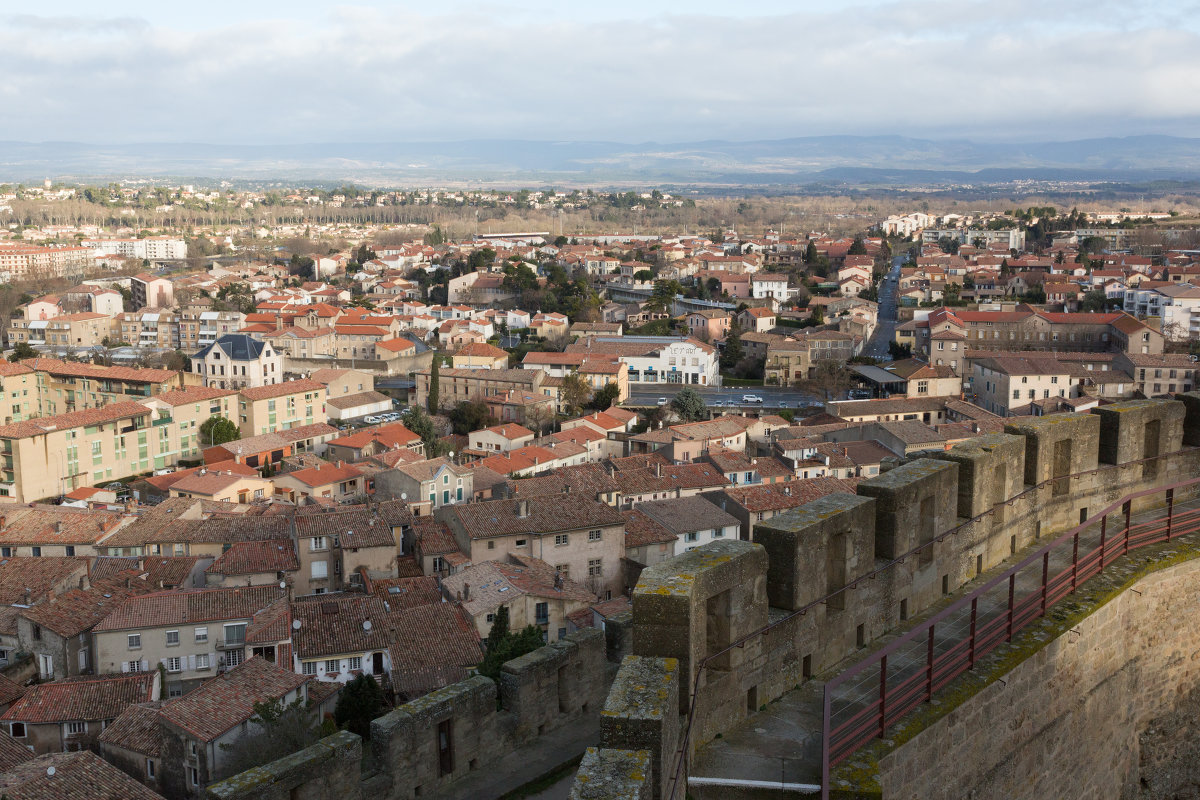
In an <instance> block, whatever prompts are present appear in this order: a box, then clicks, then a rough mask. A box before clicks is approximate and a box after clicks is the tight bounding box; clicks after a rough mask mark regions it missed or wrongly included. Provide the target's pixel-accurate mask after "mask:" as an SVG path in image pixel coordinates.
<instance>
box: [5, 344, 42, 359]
mask: <svg viewBox="0 0 1200 800" xmlns="http://www.w3.org/2000/svg"><path fill="white" fill-rule="evenodd" d="M23 358H37V350H34V349H33V346H32V345H30V344H29V342H17V344H16V346H15V347H13V351H12V352H11V353H9V354H8V360H9V361H14V362H15V361H20V360H21V359H23Z"/></svg>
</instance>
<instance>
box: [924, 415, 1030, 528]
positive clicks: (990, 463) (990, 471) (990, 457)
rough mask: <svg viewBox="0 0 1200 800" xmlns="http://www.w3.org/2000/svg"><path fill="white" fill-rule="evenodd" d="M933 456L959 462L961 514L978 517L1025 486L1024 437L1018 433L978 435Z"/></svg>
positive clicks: (959, 510) (959, 511)
mask: <svg viewBox="0 0 1200 800" xmlns="http://www.w3.org/2000/svg"><path fill="white" fill-rule="evenodd" d="M933 457H934V458H937V459H941V460H943V461H953V462H955V463H956V464H958V516H960V517H965V518H967V519H972V518H974V517H977V516H979V515H980V514H983V513H985V512H987V511H988V510H990V509H991V508H993V507H994V506H995V505H996V504H998V503H1002V502H1004V501H1005V500H1007V499H1008V498H1010V497H1012V496H1013V495H1015V494H1018V493H1020V492H1021V490H1022V489H1023V488H1024V485H1023V484H1024V483H1025V440H1024V439H1023V438H1021V437H1020V436H1013V435H1011V434H1007V433H993V434H988V435H986V436H978V437H976V438H974V439H969V440H967V441H965V442H960V443H959V444H956V445H954V447H952V448H950V449H949V450H947V451H945V452H943V453H937V454H935V455H934V456H933Z"/></svg>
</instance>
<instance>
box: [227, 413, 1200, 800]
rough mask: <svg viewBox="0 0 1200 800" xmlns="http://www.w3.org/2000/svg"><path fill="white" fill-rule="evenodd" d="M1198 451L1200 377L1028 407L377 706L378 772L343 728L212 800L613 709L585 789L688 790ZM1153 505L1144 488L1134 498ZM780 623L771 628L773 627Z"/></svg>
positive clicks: (473, 755)
mask: <svg viewBox="0 0 1200 800" xmlns="http://www.w3.org/2000/svg"><path fill="white" fill-rule="evenodd" d="M1197 447H1200V393H1193V394H1191V395H1184V396H1181V398H1180V399H1179V400H1175V401H1162V400H1153V401H1151V400H1145V401H1130V402H1127V403H1119V404H1114V405H1109V406H1105V407H1103V408H1100V409H1096V410H1095V411H1094V412H1093V413H1092V414H1062V415H1054V416H1049V417H1044V418H1040V419H1034V420H1027V421H1022V422H1020V423H1017V424H1014V425H1010V426H1008V427H1007V428H1006V432H1005V433H1003V434H994V435H988V436H981V437H978V438H976V439H972V440H970V441H967V442H964V443H961V444H959V445H956V446H954V447H953V448H951V449H949V450H946V451H938V452H934V453H931V454H929V455H928V456H927V457H915V458H910V459H907V460H905V461H903V462H902V463H900V464H899V465H897V466H895V467H894V468H892V469H890V470H888V471H887V472H884V473H882V474H881V475H879V476H877V477H875V478H871V479H869V480H866V481H863V482H862V483H860V484H859V487H858V492H857V494H855V495H849V494H841V495H831V496H827V497H824V498H821V499H820V500H817V501H815V502H813V503H809V504H807V505H805V506H802V507H800V508H798V509H795V510H794V511H792V512H789V513H787V514H784V515H781V516H778V517H775V518H773V519H772V520H770V521H769V522H765V523H761V524H759V525H756V526H755V537H754V538H755V541H754V542H753V543H751V542H745V541H724V542H715V543H712V544H709V545H706V546H704V547H701V548H698V549H696V550H693V551H690V552H688V553H685V554H683V555H681V556H678V557H676V558H674V559H671V560H669V561H666V562H663V563H661V564H657V565H655V566H653V567H650V568H647V569H646V570H644V571H643V573H642V576H641V579H640V581H639V583H638V585H637V587H636V589H635V591H634V595H633V613H632V615H631V616H632V619H627V620H621V618H620V617H617V618H616V619H614V620H610V624H609V625H608V629H607V631H605V632H604V633H601V632H599V631H583V632H580V633H578V634H572V636H571V637H568V638H569V640H570V641H568V642H563V643H559V644H556V645H549V646H547V647H544V648H542V649H541V650H538V651H536V653H533V654H530V655H529V656H526V657H524V659H518V660H517V661H515V662H510V663H509V664H506V665H505V668H504V671H505V674H504V676H503V677H502V679H501V685H500V686H499V687H496V686H495V685H494V684H493V683H492V682H491V681H490V680H488V679H487V678H482V677H475V678H471V679H469V680H467V681H464V682H462V683H459V684H455V685H454V686H450V687H447V688H445V689H442V690H440V691H439V692H435V693H433V694H431V695H428V696H427V697H424V698H421V699H419V700H417V701H414V702H413V703H409V704H406V705H405V706H402V707H401V708H398V709H396V710H395V711H394V712H392V713H390V714H388V715H386V716H384V717H382V718H380V719H379V720H376V721H375V722H374V723H373V725H372V741H371V742H370V755H371V756H372V758H370V759H368V763H372V762H373V766H372V767H370V768H369V770H368V771H367V772H364V773H362V774H361V776H355V775H354V774H353V770H350V769H349V768H348V767H347V768H346V769H345V773H346V777H345V779H344V780H338V781H331V780H330V779H329V777H328V776H329V774H330V773H331V770H333V769H334V767H333V766H331V764H340V763H343V762H346V763H348V762H350V761H353V760H355V759H356V758H357V757H358V755H359V754H361V752H362V746H361V743H359V742H358V737H354V736H353V735H351V734H338V735H337V736H335V737H330V738H329V739H326V740H323V741H322V742H321V743H319V744H318V745H315V746H314V747H312V748H309V750H306V751H303V752H302V753H298V754H294V755H293V756H291V757H289V758H287V759H282V760H280V761H277V762H274V763H272V764H269V765H267V766H265V767H261V768H258V769H255V770H251V771H249V772H247V773H243V774H242V775H239V776H235V777H234V778H231V779H229V780H227V781H224V782H222V783H220V784H216V785H214V786H213V787H210V791H209V794H210V797H213V798H223V799H225V800H233V798H238V799H239V800H243V799H244V800H283V798H303V800H326V799H327V798H328V800H345V798H346V797H357V796H360V793H361V796H363V797H368V796H369V797H372V798H375V797H379V798H416V797H459V796H466V795H463V794H461V793H459V790H457V789H456V784H458V785H461V781H462V779H463V778H464V777H467V776H468V774H469V773H471V772H475V771H477V770H482V769H485V768H486V767H487V766H488V765H489V764H494V763H495V762H496V761H497V760H498V759H499V758H501V757H502V756H504V755H507V754H510V753H511V752H512V751H514V750H519V749H520V748H521V747H523V746H526V745H528V744H530V743H531V742H535V741H538V740H539V739H540V738H541V737H544V736H547V735H550V734H552V733H553V731H554V730H556V729H561V727H562V726H563V725H566V724H568V723H569V722H570V721H572V720H577V719H578V718H579V717H580V716H581V715H584V714H587V713H589V710H590V712H591V713H595V711H596V708H597V707H600V706H602V710H601V712H600V741H599V742H598V746H597V747H594V748H589V750H588V752H587V753H586V755H585V756H584V759H583V762H582V764H581V766H580V768H579V771H578V773H577V775H576V779H575V784H574V786H573V787H572V790H571V791H572V797H575V798H579V799H580V800H583V798H589V799H591V798H596V799H597V800H599V798H618V797H620V798H647V800H649V798H656V799H657V798H663V797H670V796H672V793H671V787H672V786H674V793H673V797H675V798H683V797H684V790H685V787H686V779H687V772H686V766H687V764H688V761H689V760H690V758H691V756H692V754H694V752H695V748H696V747H697V746H698V745H700V744H703V743H705V742H708V741H710V740H712V739H713V738H714V737H716V736H717V735H719V734H720V733H722V732H723V731H727V730H729V729H731V728H732V727H734V726H736V725H738V724H739V723H741V722H743V721H744V720H745V719H746V718H747V717H748V716H749V715H751V714H752V713H754V712H755V711H757V710H758V709H759V708H761V706H762V705H763V704H766V703H768V702H770V701H772V700H774V699H776V698H778V697H780V696H782V695H783V694H784V693H786V692H788V691H790V690H792V689H793V688H795V687H796V686H798V685H799V684H802V683H803V682H805V681H807V680H809V679H810V678H812V677H813V676H816V675H820V674H821V673H827V672H828V671H830V670H832V669H833V668H835V667H836V666H837V665H839V664H840V663H841V662H843V661H845V660H846V659H847V658H848V657H850V656H852V655H854V654H855V653H857V652H862V653H863V654H865V653H867V652H869V651H868V650H865V649H864V648H866V647H869V645H870V643H871V642H872V641H873V640H876V639H878V637H880V636H881V635H883V634H885V633H887V632H889V631H891V630H894V629H896V628H897V627H900V626H901V625H902V623H903V622H904V620H906V619H907V618H908V617H910V616H913V615H916V614H919V613H920V612H922V611H924V610H927V609H929V608H931V607H932V606H934V605H935V604H937V603H939V602H941V601H943V600H944V599H945V597H946V596H947V595H948V594H953V593H955V592H956V591H957V590H959V589H961V588H962V587H963V586H964V585H965V584H966V583H968V582H969V581H971V580H972V579H974V578H975V577H976V576H978V575H979V574H980V572H982V571H985V570H988V569H990V568H992V567H994V566H996V565H998V564H1000V563H1001V562H1003V561H1004V560H1005V559H1007V558H1009V557H1010V556H1012V555H1013V554H1015V553H1017V552H1020V551H1021V550H1022V549H1024V548H1025V547H1027V546H1029V545H1031V544H1034V543H1036V542H1038V541H1039V540H1042V539H1045V538H1046V537H1047V536H1049V535H1050V534H1052V533H1058V532H1061V531H1064V530H1068V529H1070V528H1071V527H1073V526H1074V525H1076V524H1078V523H1079V522H1080V521H1081V520H1082V519H1085V518H1086V517H1087V516H1088V515H1089V513H1092V512H1096V511H1098V510H1100V509H1102V508H1104V507H1105V506H1108V505H1110V504H1111V503H1113V502H1114V501H1116V500H1118V499H1120V498H1122V497H1124V496H1126V495H1128V494H1131V493H1133V492H1136V491H1139V490H1142V489H1146V488H1150V487H1153V486H1163V485H1170V484H1173V483H1177V482H1180V481H1183V480H1187V479H1189V478H1192V477H1195V476H1197V475H1200V449H1193V448H1197ZM1184 499H1186V498H1185V496H1184V495H1177V496H1176V501H1182V500H1184ZM1153 502H1155V501H1154V499H1152V498H1147V499H1146V500H1142V501H1135V503H1134V506H1133V510H1134V511H1137V510H1139V509H1140V507H1141V506H1140V505H1139V504H1143V503H1144V504H1147V505H1148V504H1151V503H1153ZM1089 509H1090V511H1089ZM914 550H917V552H914ZM906 554H907V557H906V558H904V559H903V560H902V561H900V562H899V563H892V564H891V566H890V567H889V566H888V565H889V563H891V562H893V561H894V560H895V559H897V558H898V557H899V556H902V555H906ZM831 595H832V596H831ZM827 596H828V599H827V600H826V601H825V602H820V601H821V600H822V598H827ZM801 609H804V610H805V612H804V613H802V614H801V613H796V612H798V611H800V610H801ZM622 623H624V624H622ZM768 623H772V625H773V627H771V628H770V631H769V633H768V634H762V633H758V632H760V631H762V630H763V629H764V627H765V626H767V625H768ZM756 634H757V635H756ZM606 636H607V638H608V645H607V656H608V658H610V659H611V658H616V657H619V656H621V655H623V654H626V653H628V655H624V658H623V660H622V661H621V667H620V669H619V671H618V673H617V677H616V680H615V682H614V683H613V684H612V687H611V689H608V685H607V681H606V680H605V674H606V668H607V661H606V658H605V654H606V647H605V641H604V640H605V637H606ZM734 642H740V644H739V646H736V647H732V648H730V647H729V645H730V644H731V643H734ZM702 662H704V667H703V669H701V663H702ZM510 667H511V669H510ZM606 689H608V694H607V698H606V697H605V691H606ZM694 690H695V691H694ZM693 695H694V696H695V698H696V702H695V704H694V706H693V703H692V700H693ZM498 696H499V697H501V698H503V701H504V702H503V706H504V708H503V710H501V711H497V710H496V698H497V697H498ZM689 714H690V715H691V718H692V722H691V725H690V728H689V726H688V716H689ZM443 723H448V725H449V727H448V728H447V727H441V726H442V725H443ZM446 730H449V731H450V732H452V735H454V736H455V755H454V759H453V764H452V765H443V764H442V763H441V761H440V758H439V750H438V744H437V742H438V738H437V737H438V736H439V731H446ZM347 737H349V738H347ZM681 751H682V752H683V754H684V756H685V758H684V759H683V760H682V762H681V763H682V765H683V767H684V769H683V771H682V772H681V774H680V776H679V777H680V779H681V780H680V781H679V782H678V783H674V784H673V783H672V780H671V778H672V771H673V768H674V767H675V765H676V763H677V761H678V759H677V756H678V754H679V753H680V752H681ZM339 759H340V760H339ZM447 766H449V770H447V769H446V767H447ZM354 777H361V780H360V781H359V782H357V783H355V781H354V780H353V778H354Z"/></svg>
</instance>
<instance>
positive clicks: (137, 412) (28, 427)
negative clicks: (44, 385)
mask: <svg viewBox="0 0 1200 800" xmlns="http://www.w3.org/2000/svg"><path fill="white" fill-rule="evenodd" d="M150 413H151V411H150V409H149V408H147V407H146V406H144V405H142V404H141V403H137V402H133V401H129V402H123V403H110V404H108V405H106V406H102V407H100V408H84V409H81V410H79V411H68V412H67V413H65V414H57V415H55V416H52V417H35V418H34V419H28V420H25V421H23V422H13V423H11V424H9V425H0V439H27V438H29V437H31V436H41V435H43V434H46V433H50V432H51V431H56V430H65V429H69V428H82V427H85V426H90V425H103V424H105V423H108V422H116V421H117V420H121V419H129V418H132V417H144V416H148V415H149V414H150Z"/></svg>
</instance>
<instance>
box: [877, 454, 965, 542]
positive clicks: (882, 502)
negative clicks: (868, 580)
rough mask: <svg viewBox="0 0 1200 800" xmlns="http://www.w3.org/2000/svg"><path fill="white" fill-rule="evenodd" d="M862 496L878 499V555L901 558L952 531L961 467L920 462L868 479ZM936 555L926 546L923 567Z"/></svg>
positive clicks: (942, 462)
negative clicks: (959, 469)
mask: <svg viewBox="0 0 1200 800" xmlns="http://www.w3.org/2000/svg"><path fill="white" fill-rule="evenodd" d="M858 494H859V495H862V496H864V497H873V498H875V555H876V556H878V557H880V558H886V559H889V560H891V559H894V558H898V557H900V556H902V555H904V554H905V553H908V552H910V551H911V550H913V549H914V548H916V547H917V546H918V545H923V544H927V543H929V542H932V541H933V540H934V539H935V538H936V537H937V536H938V535H940V534H942V533H944V532H945V531H947V530H949V529H950V528H952V527H954V525H955V523H956V522H957V510H958V464H956V463H954V462H952V461H939V460H936V459H932V458H918V459H915V460H913V461H910V462H908V463H907V464H904V465H902V466H899V467H896V468H895V469H893V470H889V471H887V472H885V473H883V474H882V475H876V476H875V477H873V478H868V479H867V480H865V481H863V482H862V483H860V484H859V485H858ZM932 557H933V548H932V546H930V547H927V548H925V549H924V550H923V551H922V552H921V556H920V558H921V563H922V564H924V563H926V562H927V560H929V559H932Z"/></svg>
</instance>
